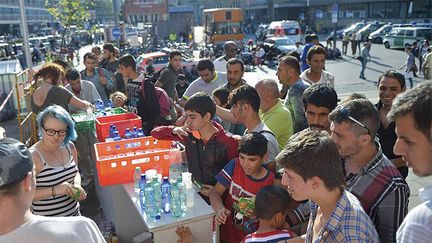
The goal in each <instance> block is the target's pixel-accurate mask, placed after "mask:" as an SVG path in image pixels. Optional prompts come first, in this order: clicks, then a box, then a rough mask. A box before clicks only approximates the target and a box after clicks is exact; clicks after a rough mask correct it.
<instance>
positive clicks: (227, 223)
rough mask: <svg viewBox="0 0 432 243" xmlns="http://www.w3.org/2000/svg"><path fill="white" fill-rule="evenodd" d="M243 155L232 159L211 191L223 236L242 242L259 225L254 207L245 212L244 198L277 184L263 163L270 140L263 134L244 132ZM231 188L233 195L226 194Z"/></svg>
mask: <svg viewBox="0 0 432 243" xmlns="http://www.w3.org/2000/svg"><path fill="white" fill-rule="evenodd" d="M238 152H239V158H238V159H233V160H231V161H230V162H229V163H228V164H227V165H226V166H225V167H224V169H223V170H222V171H221V172H220V173H219V174H218V175H217V176H216V180H217V183H216V185H215V187H214V190H212V191H211V193H210V202H211V205H212V207H213V209H214V210H215V211H216V212H217V214H216V217H215V221H216V223H217V224H219V225H221V239H222V240H223V241H225V242H235V243H237V242H240V241H241V240H242V239H243V238H244V237H245V236H246V235H247V234H249V233H252V232H254V231H256V230H257V228H258V219H257V218H256V216H255V213H254V212H253V210H249V211H248V212H247V213H245V214H241V213H240V212H239V210H238V208H239V205H238V202H239V200H240V198H252V197H255V196H256V194H257V193H258V191H259V190H260V189H261V188H262V187H264V186H267V185H273V184H274V175H273V173H272V172H270V171H269V170H268V169H266V168H265V167H263V166H262V162H263V161H265V160H266V159H267V139H266V138H265V137H264V136H263V135H262V134H260V133H256V132H252V133H248V134H246V135H244V136H243V137H242V140H241V142H240V144H239V148H238ZM227 190H228V194H229V195H225V196H224V200H223V201H222V195H223V194H224V193H225V191H227Z"/></svg>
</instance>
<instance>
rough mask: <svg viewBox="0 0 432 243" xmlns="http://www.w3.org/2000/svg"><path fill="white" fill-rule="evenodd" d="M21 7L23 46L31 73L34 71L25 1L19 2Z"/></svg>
mask: <svg viewBox="0 0 432 243" xmlns="http://www.w3.org/2000/svg"><path fill="white" fill-rule="evenodd" d="M19 6H20V17H21V35H22V37H23V45H24V55H25V60H26V63H27V67H28V69H29V70H30V71H31V70H32V69H33V63H32V61H31V55H30V54H31V53H30V45H29V42H28V26H27V16H26V10H25V6H24V0H19Z"/></svg>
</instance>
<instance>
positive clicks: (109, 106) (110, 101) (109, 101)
mask: <svg viewBox="0 0 432 243" xmlns="http://www.w3.org/2000/svg"><path fill="white" fill-rule="evenodd" d="M112 108H113V102H112V100H111V99H109V100H108V102H107V105H106V107H105V111H106V112H107V113H108V115H112V114H111V109H112Z"/></svg>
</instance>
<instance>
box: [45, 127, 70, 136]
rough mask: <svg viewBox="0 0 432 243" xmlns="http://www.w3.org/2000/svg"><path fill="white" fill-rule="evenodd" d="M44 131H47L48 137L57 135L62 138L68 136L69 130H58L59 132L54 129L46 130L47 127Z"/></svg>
mask: <svg viewBox="0 0 432 243" xmlns="http://www.w3.org/2000/svg"><path fill="white" fill-rule="evenodd" d="M42 129H43V130H44V131H45V133H46V134H47V135H48V136H54V135H56V133H57V134H58V135H59V136H60V137H62V136H66V134H67V130H58V131H57V130H54V129H45V127H42Z"/></svg>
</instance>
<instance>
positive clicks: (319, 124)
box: [303, 83, 338, 132]
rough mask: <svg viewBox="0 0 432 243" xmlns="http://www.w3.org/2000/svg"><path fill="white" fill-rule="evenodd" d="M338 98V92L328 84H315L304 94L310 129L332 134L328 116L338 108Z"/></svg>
mask: <svg viewBox="0 0 432 243" xmlns="http://www.w3.org/2000/svg"><path fill="white" fill-rule="evenodd" d="M337 102H338V96H337V93H336V91H335V90H334V89H333V88H332V87H331V86H329V85H326V84H320V83H318V84H313V85H312V86H310V87H309V88H307V89H306V90H305V91H304V93H303V105H304V109H305V114H306V120H307V122H308V125H309V129H318V130H326V131H327V132H330V120H329V119H328V115H329V114H330V112H331V111H333V109H334V108H336V106H337Z"/></svg>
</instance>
